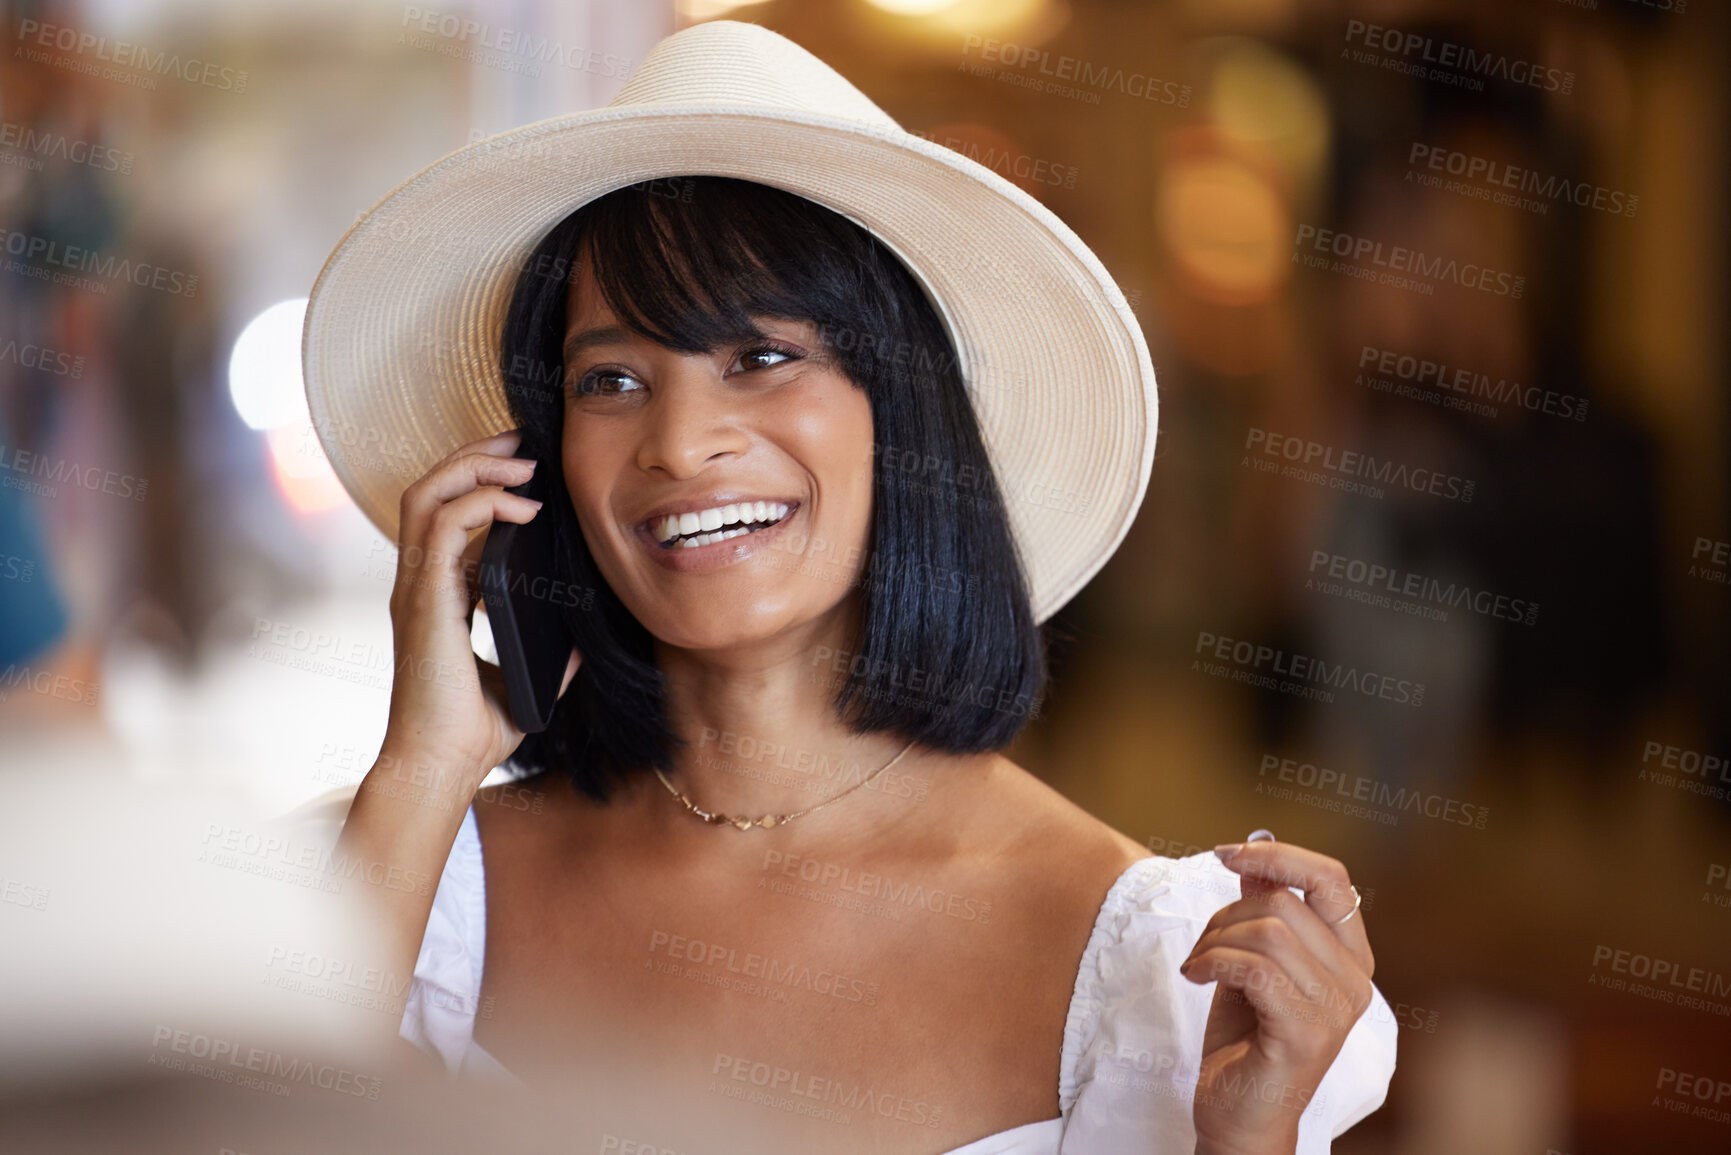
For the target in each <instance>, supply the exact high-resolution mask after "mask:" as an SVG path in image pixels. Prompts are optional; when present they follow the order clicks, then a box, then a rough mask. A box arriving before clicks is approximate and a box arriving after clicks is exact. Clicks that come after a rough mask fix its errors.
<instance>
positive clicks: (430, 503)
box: [398, 451, 535, 544]
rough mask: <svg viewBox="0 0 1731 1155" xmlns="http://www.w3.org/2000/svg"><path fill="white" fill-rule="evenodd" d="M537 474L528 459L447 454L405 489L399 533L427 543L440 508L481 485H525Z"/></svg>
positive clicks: (409, 541)
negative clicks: (426, 540) (435, 515)
mask: <svg viewBox="0 0 1731 1155" xmlns="http://www.w3.org/2000/svg"><path fill="white" fill-rule="evenodd" d="M534 475H535V462H534V461H533V460H532V459H529V458H522V457H505V456H500V455H498V454H493V453H487V452H482V451H475V452H470V453H463V454H458V455H454V456H452V457H448V458H446V459H445V460H443V461H441V462H439V463H438V464H437V465H435V466H433V468H432V469H430V470H428V471H427V473H426V475H425V476H423V477H421V478H420V479H419V480H417V481H415V482H414V483H413V484H411V485H410V486H409V487H408V488H407V489H405V490H403V496H402V499H401V501H400V503H399V516H400V525H399V527H398V532H399V535H400V537H401V540H402V542H403V543H404V544H414V543H424V541H425V538H426V533H427V527H428V524H429V523H430V521H431V519H432V517H433V515H434V514H435V513H437V512H438V510H439V507H440V506H442V505H444V504H445V503H447V502H449V501H451V500H453V499H454V498H457V497H461V496H462V495H464V494H466V493H469V492H472V491H473V490H475V489H476V488H478V487H481V486H486V485H496V486H499V487H501V488H503V487H505V486H511V485H522V484H523V483H524V482H526V481H528V480H529V479H530V478H531V477H533V476H534Z"/></svg>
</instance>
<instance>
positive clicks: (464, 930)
mask: <svg viewBox="0 0 1731 1155" xmlns="http://www.w3.org/2000/svg"><path fill="white" fill-rule="evenodd" d="M486 933H487V890H486V883H485V876H484V875H483V872H482V864H481V837H480V833H479V832H478V831H477V830H476V828H475V810H474V807H470V808H469V811H468V813H467V814H465V815H464V816H463V825H462V827H461V828H460V829H459V830H458V831H457V838H456V841H455V843H453V844H452V846H451V855H450V857H449V858H447V859H446V860H445V869H444V871H443V872H442V873H441V874H440V875H439V889H438V891H437V892H436V893H435V894H434V895H433V911H432V914H431V915H429V916H428V918H427V933H426V935H425V937H423V938H422V940H421V953H420V956H419V957H418V958H417V959H416V960H415V974H414V978H413V979H411V980H410V982H409V997H408V999H407V1001H406V1004H405V1007H404V1011H403V1022H402V1025H401V1026H400V1027H399V1028H398V1030H397V1033H398V1034H399V1035H401V1036H402V1037H403V1038H405V1039H407V1040H409V1042H411V1043H413V1044H415V1046H417V1047H419V1048H420V1049H421V1050H422V1051H424V1052H426V1053H427V1054H428V1055H431V1056H433V1057H436V1058H438V1059H440V1060H441V1061H443V1062H444V1064H445V1069H446V1071H448V1072H450V1073H451V1074H453V1075H455V1074H459V1073H461V1072H463V1071H464V1070H465V1068H466V1067H467V1066H468V1065H469V1063H468V1057H469V1055H470V1052H471V1050H472V1047H471V1041H472V1039H473V1038H474V1034H475V1014H476V1012H477V1011H478V1010H479V1009H480V1005H479V1004H480V995H481V962H482V959H483V958H484V957H485V956H486V946H487V940H486Z"/></svg>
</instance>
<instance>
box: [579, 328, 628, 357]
mask: <svg viewBox="0 0 1731 1155" xmlns="http://www.w3.org/2000/svg"><path fill="white" fill-rule="evenodd" d="M630 339H631V334H629V333H627V332H626V331H625V330H624V329H622V328H620V327H619V326H618V325H603V326H601V327H600V328H597V329H585V330H583V331H582V332H581V333H573V334H572V335H571V336H570V337H569V338H568V339H567V340H566V341H565V360H566V362H568V363H569V362H570V361H573V360H575V359H576V356H577V354H578V353H579V352H581V351H582V350H584V349H586V348H588V347H589V346H590V345H620V344H624V343H626V342H627V341H629V340H630Z"/></svg>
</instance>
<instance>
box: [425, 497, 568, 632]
mask: <svg viewBox="0 0 1731 1155" xmlns="http://www.w3.org/2000/svg"><path fill="white" fill-rule="evenodd" d="M539 508H540V506H539V504H538V503H537V502H535V501H533V500H531V499H529V498H527V497H519V496H518V495H517V494H514V493H506V492H505V491H504V490H503V489H500V488H498V487H497V486H488V487H485V488H482V489H476V490H473V491H471V492H469V493H466V494H464V495H463V496H461V497H459V498H457V499H456V500H454V501H448V502H445V503H444V504H443V505H441V506H439V507H438V509H437V510H436V511H434V513H433V515H432V517H431V518H430V519H429V520H428V523H427V529H426V533H425V535H424V537H423V543H424V544H423V545H422V547H421V548H420V549H419V550H418V551H412V550H405V551H404V552H403V554H401V555H399V556H400V557H401V558H402V565H401V567H400V569H399V573H398V583H399V585H402V584H404V583H407V584H408V586H409V588H411V589H413V590H415V591H417V593H420V594H421V596H424V597H427V598H429V599H431V600H433V601H443V597H442V596H441V595H444V594H446V593H447V592H448V593H449V594H451V595H453V596H452V600H453V601H455V602H457V603H459V604H461V605H462V607H463V615H464V617H465V618H467V617H468V616H469V614H470V613H471V612H472V611H473V609H474V599H473V598H465V597H464V596H463V593H462V591H463V590H464V589H465V586H464V584H463V583H462V580H461V575H459V574H458V573H457V572H456V571H457V567H458V565H459V564H460V563H461V560H462V559H463V558H464V557H465V556H466V554H467V552H468V550H469V547H470V544H471V542H470V538H469V535H470V534H471V533H473V532H474V531H475V530H477V529H480V528H482V527H484V526H487V525H491V524H492V523H493V522H494V521H510V522H516V523H518V524H523V523H526V522H528V521H529V520H530V519H532V518H533V517H534V516H535V514H536V512H537V511H538V509H539ZM422 591H424V593H422ZM410 604H417V603H416V602H413V601H412V602H411V603H410Z"/></svg>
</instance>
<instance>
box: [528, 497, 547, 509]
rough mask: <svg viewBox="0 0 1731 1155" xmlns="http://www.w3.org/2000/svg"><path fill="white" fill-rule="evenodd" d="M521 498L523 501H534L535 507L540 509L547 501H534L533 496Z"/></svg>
mask: <svg viewBox="0 0 1731 1155" xmlns="http://www.w3.org/2000/svg"><path fill="white" fill-rule="evenodd" d="M523 500H524V501H532V502H535V508H536V509H540V508H541V507H542V506H543V505H545V504H547V503H546V502H544V501H535V499H534V498H532V497H525V498H524V499H523Z"/></svg>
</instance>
